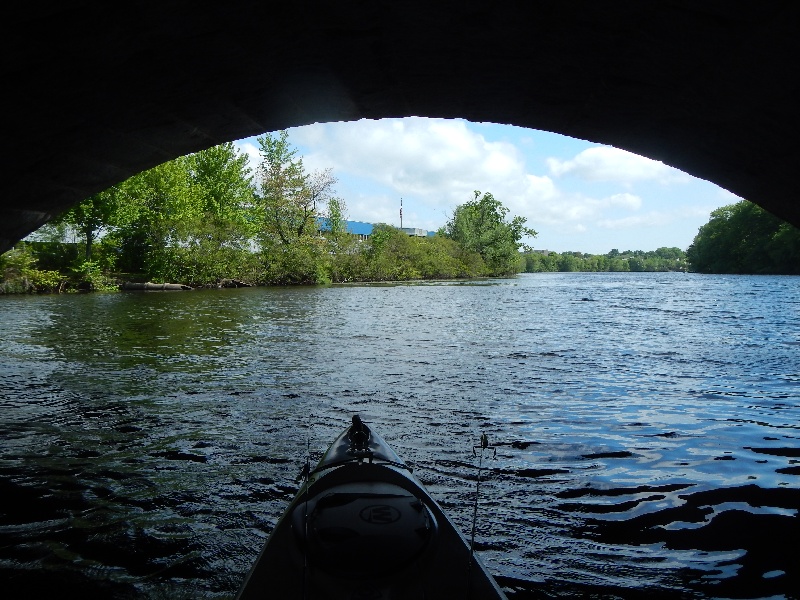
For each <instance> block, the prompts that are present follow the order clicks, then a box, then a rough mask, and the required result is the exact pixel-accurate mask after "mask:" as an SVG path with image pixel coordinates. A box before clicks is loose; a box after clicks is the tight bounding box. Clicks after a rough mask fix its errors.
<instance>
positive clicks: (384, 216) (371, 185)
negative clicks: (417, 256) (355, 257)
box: [238, 118, 713, 251]
mask: <svg viewBox="0 0 800 600" xmlns="http://www.w3.org/2000/svg"><path fill="white" fill-rule="evenodd" d="M497 127H499V126H494V125H482V124H473V123H468V122H465V121H460V120H444V119H427V118H407V119H384V120H380V121H369V120H361V121H355V122H349V123H325V124H316V125H309V126H305V127H298V128H293V129H290V130H289V136H290V141H291V143H292V144H294V145H295V146H297V147H299V149H300V153H301V154H302V156H303V161H304V164H305V166H306V168H307V169H308V170H310V171H313V170H317V169H324V168H328V167H332V168H333V171H334V175H335V176H336V177H338V178H339V180H340V183H339V186H338V191H339V195H340V196H342V197H343V198H344V200H345V203H346V205H347V209H348V214H349V216H350V218H351V219H353V220H358V221H367V222H372V223H378V222H385V223H391V224H395V225H397V224H399V207H400V199H401V198H402V199H403V201H404V203H403V222H404V225H405V226H413V227H422V228H425V229H428V230H435V229H438V228H439V227H441V226H442V225H444V224H445V222H446V221H447V219H448V218H449V217H450V215H451V214H452V210H453V209H454V208H455V206H457V205H458V204H463V203H464V202H466V201H468V200H471V199H472V197H473V190H476V189H478V190H481V191H483V192H491V193H492V194H494V196H495V197H496V198H497V199H498V200H500V201H501V202H502V203H503V204H504V205H505V206H506V207H508V208H509V211H510V214H512V215H521V216H523V217H525V218H526V219H527V221H528V223H527V224H528V226H530V227H532V228H533V229H536V230H538V231H540V232H541V234H542V236H541V237H542V238H544V239H548V238H553V239H560V238H564V239H568V240H570V241H569V244H570V245H571V246H574V247H575V248H579V247H582V248H583V251H590V248H587V245H589V244H591V243H592V242H591V241H590V240H592V239H593V238H592V236H598V235H601V232H603V231H605V232H606V233H605V235H606V236H608V235H613V236H615V237H614V239H613V240H612V242H610V244H611V245H613V244H615V243H617V241H618V237H617V236H620V235H622V232H623V231H625V235H633V234H634V233H635V231H636V230H637V228H638V230H640V231H641V232H644V231H646V230H648V231H649V232H654V231H655V229H653V228H658V227H663V226H664V224H665V223H666V224H672V225H674V224H675V223H678V222H680V221H681V219H683V220H684V221H691V222H692V223H694V221H696V220H697V217H695V216H694V215H689V214H688V213H687V212H686V202H685V201H684V199H685V197H686V196H687V192H688V190H690V189H695V188H692V186H688V187H687V188H684V190H683V191H682V194H681V198H680V200H682V202H680V203H678V202H677V199H676V200H673V196H672V195H671V194H669V193H668V192H667V190H666V188H665V187H664V186H663V185H657V184H669V183H676V182H691V181H694V182H699V181H700V180H695V179H694V178H692V177H690V176H688V175H686V174H684V173H682V172H680V171H678V170H676V169H673V168H671V167H668V166H666V165H664V164H663V163H660V162H658V161H654V160H650V159H647V158H644V157H641V156H637V155H635V154H632V153H630V152H625V151H623V150H618V149H616V148H610V147H598V146H592V147H588V148H586V149H584V150H582V151H579V150H580V148H581V146H580V145H577V144H573V145H570V146H568V147H570V150H569V151H568V152H569V153H568V154H566V155H567V156H569V155H572V156H573V158H572V159H569V160H559V159H556V158H552V155H553V154H552V150H551V151H549V152H547V153H546V154H542V150H541V149H537V147H538V146H539V145H540V143H547V140H548V139H549V138H548V137H547V136H548V135H552V134H545V133H542V132H536V131H525V132H524V135H518V136H517V137H514V135H512V134H510V133H509V134H507V133H504V132H501V136H498V137H502V141H495V140H493V139H487V137H486V136H488V135H491V134H492V133H493V132H495V133H496V132H497V129H496V128H497ZM513 133H514V134H516V132H513ZM495 139H497V138H495ZM566 139H568V138H566ZM506 140H514V141H515V142H514V143H512V142H511V141H506ZM250 142H252V140H242V141H241V142H240V143H239V144H238V145H239V147H240V148H241V149H242V150H243V151H245V152H247V153H248V155H249V156H251V157H254V158H255V160H252V159H251V166H254V165H255V164H257V162H258V160H259V159H258V151H257V147H256V145H254V144H253V143H250ZM578 143H579V142H578ZM570 144H571V142H570ZM558 147H559V148H564V147H567V146H565V145H564V144H562V143H559V146H558ZM535 153H538V154H539V155H538V156H537V157H535V158H534V154H535ZM548 155H550V156H551V158H549V159H546V157H547V156H548ZM526 160H529V161H530V164H528V163H526ZM545 163H546V165H547V166H546V167H542V171H544V172H538V173H535V172H532V167H533V168H536V165H542V164H545ZM633 183H637V187H636V193H633V190H632V189H631V187H632V184H633ZM654 184H655V185H654ZM709 189H710V188H709ZM708 200H711V201H712V202H713V200H712V199H710V198H707V199H706V201H703V202H702V204H703V210H706V209H707V207H708V205H709V204H708ZM666 202H668V203H669V204H665V203H666ZM693 202H695V204H694V207H693V209H692V210H694V211H695V212H696V210H698V209H699V202H698V200H696V199H695V200H694V201H693ZM673 203H674V204H673ZM706 214H707V213H706ZM648 228H649V229H648ZM612 230H613V231H614V232H615V233H613V234H609V233H608V232H609V231H612ZM554 236H555V238H554ZM570 236H572V237H570ZM639 237H640V238H641V239H643V240H644V241H643V242H642V243H641V244H639V245H640V246H641V247H642V248H645V247H646V246H647V245H648V243H649V242H650V241H651V237H652V233H643V234H640V235H639ZM645 242H647V243H645ZM536 243H537V244H538V241H537V242H536ZM543 243H545V244H548V245H551V246H553V247H556V246H558V242H553V241H550V240H549V239H548V241H543ZM565 243H566V242H565ZM595 243H597V242H595ZM619 243H622V241H621V240H620V241H619ZM584 244H586V245H584ZM608 244H609V242H603V243H602V245H603V246H605V245H608ZM634 245H635V244H632V245H631V247H633V246H634ZM662 245H663V244H662ZM610 247H611V246H610V245H609V248H610ZM605 251H607V249H606V250H605Z"/></svg>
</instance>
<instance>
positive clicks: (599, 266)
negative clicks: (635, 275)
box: [523, 248, 686, 273]
mask: <svg viewBox="0 0 800 600" xmlns="http://www.w3.org/2000/svg"><path fill="white" fill-rule="evenodd" d="M523 259H524V268H523V270H524V271H525V272H526V273H542V272H556V271H561V272H573V271H583V272H592V271H613V272H626V271H640V272H641V271H650V272H652V271H685V270H686V255H685V253H684V252H683V251H682V250H681V249H680V248H659V249H657V250H655V251H653V252H644V251H642V250H633V251H632V250H626V251H625V252H620V251H619V250H618V249H616V248H615V249H613V250H611V251H610V252H609V253H608V254H605V255H593V254H582V253H580V252H563V253H561V254H559V253H558V252H525V253H524V254H523Z"/></svg>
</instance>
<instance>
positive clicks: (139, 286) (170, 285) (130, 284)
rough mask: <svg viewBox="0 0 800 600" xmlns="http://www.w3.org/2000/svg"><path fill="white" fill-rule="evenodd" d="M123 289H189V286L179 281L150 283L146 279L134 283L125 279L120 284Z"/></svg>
mask: <svg viewBox="0 0 800 600" xmlns="http://www.w3.org/2000/svg"><path fill="white" fill-rule="evenodd" d="M122 289H123V290H147V291H151V290H152V291H155V290H191V289H192V288H191V286H188V285H183V284H181V283H152V282H150V281H147V282H145V283H135V282H131V281H126V282H125V283H123V284H122Z"/></svg>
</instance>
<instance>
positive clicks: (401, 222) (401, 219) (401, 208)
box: [400, 198, 403, 229]
mask: <svg viewBox="0 0 800 600" xmlns="http://www.w3.org/2000/svg"><path fill="white" fill-rule="evenodd" d="M402 228H403V199H402V198H400V229H402Z"/></svg>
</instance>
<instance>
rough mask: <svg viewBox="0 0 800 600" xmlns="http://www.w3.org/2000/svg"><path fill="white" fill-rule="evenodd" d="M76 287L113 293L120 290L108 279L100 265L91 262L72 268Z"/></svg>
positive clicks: (117, 285)
mask: <svg viewBox="0 0 800 600" xmlns="http://www.w3.org/2000/svg"><path fill="white" fill-rule="evenodd" d="M72 276H73V280H74V281H75V286H76V287H77V288H78V289H82V290H86V291H94V292H100V291H111V290H115V289H118V288H119V284H118V283H117V282H116V281H114V280H113V279H110V278H109V277H107V276H106V275H105V274H104V273H103V271H102V270H101V268H100V264H99V263H96V262H93V261H91V260H87V261H84V262H82V263H80V264H79V265H77V266H75V267H73V268H72Z"/></svg>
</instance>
